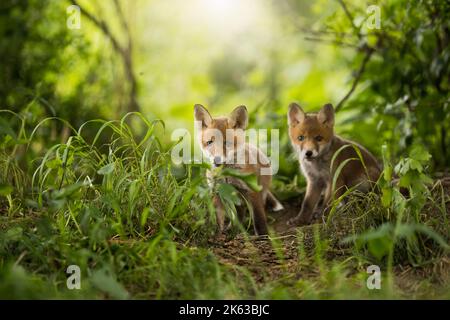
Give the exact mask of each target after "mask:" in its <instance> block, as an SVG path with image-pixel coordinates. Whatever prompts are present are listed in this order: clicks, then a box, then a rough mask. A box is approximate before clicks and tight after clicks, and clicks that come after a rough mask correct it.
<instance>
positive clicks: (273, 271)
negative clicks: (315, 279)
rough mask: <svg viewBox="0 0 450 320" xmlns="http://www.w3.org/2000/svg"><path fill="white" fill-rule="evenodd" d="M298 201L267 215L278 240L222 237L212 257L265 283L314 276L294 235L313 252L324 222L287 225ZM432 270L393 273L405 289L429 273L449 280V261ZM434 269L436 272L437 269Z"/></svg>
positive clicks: (334, 256)
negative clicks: (315, 233)
mask: <svg viewBox="0 0 450 320" xmlns="http://www.w3.org/2000/svg"><path fill="white" fill-rule="evenodd" d="M438 180H441V182H442V183H443V185H444V190H445V193H446V194H447V195H450V178H449V177H445V178H443V179H442V178H441V179H438ZM301 202H302V198H301V197H299V198H296V199H291V200H290V201H284V202H283V206H284V210H282V211H280V212H271V211H269V212H268V217H267V218H268V224H269V226H270V227H271V228H272V229H273V230H274V231H275V232H276V233H277V234H278V236H277V237H275V238H272V241H268V240H267V239H261V238H257V237H254V236H248V235H242V234H239V235H237V236H236V237H234V238H229V237H228V238H227V237H226V236H221V237H219V238H216V239H214V240H212V241H211V242H210V245H211V248H212V250H213V252H214V254H215V255H216V257H218V259H219V260H220V261H221V262H222V263H223V264H225V265H230V266H243V267H246V268H248V269H249V270H250V271H251V272H252V274H253V275H254V276H255V278H256V280H257V281H260V282H262V281H265V280H267V277H269V278H270V279H280V278H283V277H286V276H288V277H289V276H295V277H301V276H307V275H306V273H312V274H317V272H318V270H317V268H315V267H314V266H305V265H303V264H302V261H301V259H299V252H298V251H299V250H298V247H299V246H298V237H297V234H298V233H299V232H301V233H302V237H303V239H302V241H303V244H304V245H305V244H306V246H309V247H310V249H311V250H314V239H313V228H314V224H316V226H317V224H321V223H323V222H322V218H321V217H319V216H317V215H316V216H315V218H314V220H313V222H312V224H311V225H309V226H302V227H295V226H288V225H287V221H288V220H289V219H290V218H292V217H294V216H295V215H297V214H298V212H299V210H300V206H301ZM449 212H450V202H448V203H447V213H449ZM308 244H309V245H308ZM274 247H275V248H276V249H274ZM348 253H349V252H348V251H346V249H345V248H336V249H335V250H332V253H331V254H329V256H327V258H329V259H331V260H339V259H341V260H342V259H343V258H345V256H346V254H348ZM347 256H348V255H347ZM437 266H438V267H437ZM430 267H431V266H430ZM431 268H432V269H430V270H428V268H426V269H420V268H419V269H416V268H413V267H411V266H398V267H396V268H395V273H396V274H397V275H398V277H399V280H400V283H404V284H405V287H408V286H411V283H418V282H419V281H420V280H421V279H425V278H427V277H430V275H432V274H435V275H437V274H439V276H437V277H436V278H437V282H442V279H449V276H450V275H449V272H450V258H449V257H443V258H442V259H441V261H440V262H438V263H437V264H436V265H434V266H433V267H431ZM436 268H438V269H439V270H436ZM300 269H301V272H300V274H299V270H300ZM436 272H437V273H436ZM406 279H416V282H414V281H413V282H411V281H406ZM407 289H408V288H407ZM411 289H414V288H411Z"/></svg>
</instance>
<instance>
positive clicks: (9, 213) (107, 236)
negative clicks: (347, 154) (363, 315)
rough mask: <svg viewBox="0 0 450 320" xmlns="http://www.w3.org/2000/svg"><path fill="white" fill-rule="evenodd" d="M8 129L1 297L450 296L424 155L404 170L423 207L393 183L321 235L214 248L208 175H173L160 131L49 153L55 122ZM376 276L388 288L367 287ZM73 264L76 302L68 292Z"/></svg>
mask: <svg viewBox="0 0 450 320" xmlns="http://www.w3.org/2000/svg"><path fill="white" fill-rule="evenodd" d="M11 117H12V118H11V119H12V120H11V121H18V122H19V124H20V126H19V127H20V128H21V129H20V130H19V131H17V132H14V131H10V132H8V133H6V134H3V135H2V141H1V145H0V146H1V148H0V179H1V180H0V298H15V299H23V298H39V299H42V298H67V299H72V298H75V299H79V298H94V299H102V298H111V299H127V298H136V299H183V298H186V299H243V298H261V299H299V298H302V299H303V298H304V299H346V298H356V299H360V298H363V299H365V298H383V299H384V298H447V299H448V298H450V287H449V285H450V282H449V255H448V253H449V251H448V241H449V235H450V225H449V219H448V208H449V203H450V199H449V190H450V189H449V188H446V187H445V186H443V185H442V183H440V182H439V181H438V182H434V183H432V184H429V183H430V181H429V180H428V179H427V178H426V176H425V173H424V172H425V165H426V160H427V159H425V158H421V157H419V156H418V154H411V155H410V156H409V157H406V158H405V159H401V163H400V164H399V166H398V167H396V168H395V169H396V171H398V173H399V174H400V176H401V178H400V180H401V183H400V185H401V186H402V187H405V188H407V189H408V190H409V191H410V192H411V193H412V194H413V195H415V196H414V197H411V198H408V197H404V196H402V195H401V193H400V189H399V186H398V185H396V184H395V183H392V174H390V172H389V171H385V174H384V176H383V178H382V179H381V181H380V182H379V184H378V185H379V188H380V189H381V192H371V193H369V194H366V195H361V194H357V193H356V192H352V193H351V194H349V200H348V201H347V202H346V204H345V205H343V206H341V207H337V206H336V207H335V208H333V210H332V212H333V215H330V216H329V217H328V220H327V221H326V223H323V224H315V225H313V226H307V227H303V228H299V229H298V230H297V232H296V233H295V234H289V235H279V234H276V233H275V232H273V230H272V235H271V237H270V239H268V240H261V239H255V238H254V237H252V236H248V235H247V234H246V233H245V232H244V233H243V234H242V231H243V229H245V228H243V227H242V226H241V227H239V228H237V229H235V232H231V233H230V235H229V236H228V237H227V238H219V239H218V238H216V237H215V233H216V224H215V214H214V207H213V204H212V191H211V190H209V188H208V187H207V183H206V180H205V177H204V173H205V168H204V167H203V166H201V165H186V166H185V167H183V168H180V167H173V166H172V165H171V161H170V148H171V146H163V144H162V143H161V141H160V140H159V139H158V137H159V136H160V134H157V133H156V131H157V130H160V129H161V128H162V127H163V126H164V124H163V123H162V122H160V121H155V122H149V121H147V120H146V119H145V118H144V117H142V116H141V115H140V114H129V115H127V116H126V117H125V118H123V119H122V120H120V121H103V120H94V121H90V122H88V123H85V124H84V125H82V126H81V127H80V128H79V129H72V135H71V136H70V138H69V139H68V140H67V141H64V142H63V143H51V144H48V142H47V141H46V139H47V131H46V130H48V127H49V124H50V123H54V122H58V121H60V120H58V119H45V120H44V121H42V122H40V124H39V125H38V126H36V127H34V129H32V130H28V131H27V129H26V128H27V125H26V123H25V119H24V118H22V117H21V116H19V115H11ZM130 123H133V125H130ZM132 127H133V128H140V129H139V130H135V131H136V132H138V133H136V132H133V130H132V129H131V128H132ZM142 128H143V129H142ZM92 132H94V134H92ZM419 154H420V153H419ZM387 158H388V157H387ZM385 167H386V168H393V166H391V165H390V163H389V162H388V161H387V160H386V159H385ZM389 170H390V169H389ZM404 177H407V178H404ZM279 184H280V182H278V185H279ZM290 187H292V186H289V188H290ZM221 196H224V195H221ZM225 196H226V195H225ZM232 202H233V201H230V205H231V207H232ZM236 230H237V231H236ZM371 264H377V265H379V266H380V267H381V270H382V289H381V290H369V289H367V287H366V279H367V277H368V276H369V275H368V274H367V272H366V268H367V266H369V265H371ZM69 265H78V266H79V267H80V268H81V290H68V289H67V287H66V280H67V277H68V275H67V274H66V268H67V267H68V266H69Z"/></svg>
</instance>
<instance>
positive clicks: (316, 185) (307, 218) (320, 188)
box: [288, 181, 326, 225]
mask: <svg viewBox="0 0 450 320" xmlns="http://www.w3.org/2000/svg"><path fill="white" fill-rule="evenodd" d="M325 187H326V184H325V183H324V182H323V181H312V182H308V185H307V186H306V194H305V198H304V199H303V203H302V208H301V210H300V212H299V214H298V215H297V216H296V217H295V218H292V219H290V220H289V221H288V224H289V225H298V224H308V223H310V222H311V218H312V216H313V213H314V209H315V208H316V206H317V204H318V203H319V200H320V196H321V194H322V193H323V192H324V190H325Z"/></svg>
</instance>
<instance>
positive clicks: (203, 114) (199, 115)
mask: <svg viewBox="0 0 450 320" xmlns="http://www.w3.org/2000/svg"><path fill="white" fill-rule="evenodd" d="M194 117H195V120H196V121H200V122H201V123H202V127H208V126H209V125H210V124H211V122H212V117H211V115H210V114H209V112H208V110H206V108H205V107H204V106H202V105H201V104H196V105H195V106H194Z"/></svg>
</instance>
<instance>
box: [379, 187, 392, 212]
mask: <svg viewBox="0 0 450 320" xmlns="http://www.w3.org/2000/svg"><path fill="white" fill-rule="evenodd" d="M391 201H392V188H383V189H382V196H381V203H382V204H383V206H384V207H385V208H387V207H389V206H390V205H391Z"/></svg>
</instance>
